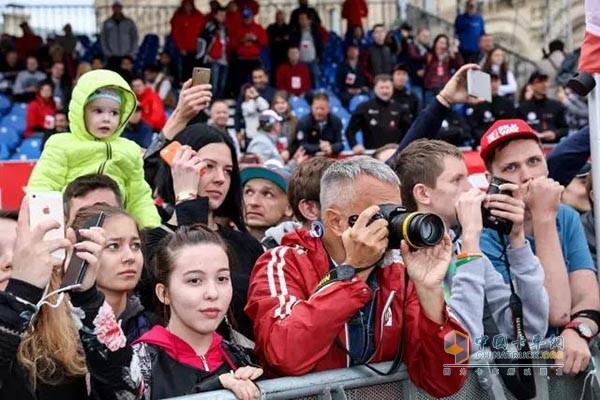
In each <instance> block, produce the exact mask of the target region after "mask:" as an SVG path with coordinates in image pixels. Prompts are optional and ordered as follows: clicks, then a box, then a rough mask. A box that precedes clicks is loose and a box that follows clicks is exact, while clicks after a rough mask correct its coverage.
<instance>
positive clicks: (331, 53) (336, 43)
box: [323, 32, 344, 64]
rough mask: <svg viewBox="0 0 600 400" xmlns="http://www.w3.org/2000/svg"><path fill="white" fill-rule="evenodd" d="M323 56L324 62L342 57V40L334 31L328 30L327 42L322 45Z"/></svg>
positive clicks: (330, 61) (334, 60)
mask: <svg viewBox="0 0 600 400" xmlns="http://www.w3.org/2000/svg"><path fill="white" fill-rule="evenodd" d="M323 58H324V60H323V61H324V62H325V64H329V63H334V62H339V61H340V60H343V59H344V41H343V39H342V38H341V37H339V36H338V35H337V34H336V33H335V32H329V37H328V39H327V42H325V43H324V46H323Z"/></svg>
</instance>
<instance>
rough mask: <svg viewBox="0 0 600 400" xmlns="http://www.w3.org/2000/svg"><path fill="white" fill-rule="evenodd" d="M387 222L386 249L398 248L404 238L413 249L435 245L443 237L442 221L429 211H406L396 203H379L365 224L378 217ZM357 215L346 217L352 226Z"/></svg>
mask: <svg viewBox="0 0 600 400" xmlns="http://www.w3.org/2000/svg"><path fill="white" fill-rule="evenodd" d="M382 218H383V219H385V220H386V221H387V222H388V229H389V232H390V236H389V244H388V249H389V250H392V249H398V248H399V247H400V241H401V240H402V239H404V240H405V241H406V243H407V244H408V245H409V246H410V247H411V248H413V249H418V248H421V247H428V246H435V245H436V244H438V243H439V242H441V241H442V238H443V237H444V230H445V228H444V222H443V221H442V219H441V218H440V217H439V216H437V215H435V214H431V213H422V212H412V213H411V212H408V211H407V210H406V207H403V206H400V205H396V204H380V205H379V213H378V214H376V215H375V216H374V217H373V218H371V221H369V223H368V224H367V225H370V224H372V223H373V222H375V221H376V220H378V219H382ZM357 219H358V215H352V216H351V217H350V218H348V224H349V225H350V226H354V224H355V223H356V220H357Z"/></svg>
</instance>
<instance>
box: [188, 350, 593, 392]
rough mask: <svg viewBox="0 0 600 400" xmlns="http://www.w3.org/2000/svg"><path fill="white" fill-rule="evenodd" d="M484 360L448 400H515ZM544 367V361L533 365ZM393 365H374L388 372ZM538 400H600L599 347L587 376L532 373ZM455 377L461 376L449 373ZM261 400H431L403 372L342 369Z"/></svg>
mask: <svg viewBox="0 0 600 400" xmlns="http://www.w3.org/2000/svg"><path fill="white" fill-rule="evenodd" d="M486 360H487V358H486V359H483V360H480V361H476V360H473V359H471V364H470V368H469V369H470V370H471V371H470V373H469V376H468V379H467V382H466V383H465V385H464V386H463V387H462V389H461V390H460V391H459V392H457V393H456V394H454V395H452V396H450V397H446V398H444V399H446V400H514V399H515V397H514V396H513V395H512V394H511V393H510V392H509V391H508V390H507V389H506V388H505V387H504V385H503V384H502V380H501V377H500V375H498V374H497V373H495V371H494V364H493V363H488V362H487V361H486ZM536 362H537V363H538V364H539V363H545V362H546V360H539V361H536ZM390 365H391V363H390V362H387V363H381V364H378V365H377V368H378V369H379V370H380V371H387V370H388V369H389V367H390ZM532 369H533V375H534V376H535V381H536V390H537V396H536V398H535V399H536V400H557V399H560V400H598V399H600V348H599V347H598V342H596V344H595V345H594V346H593V347H592V361H591V362H590V366H589V367H588V371H586V372H585V373H581V374H579V375H577V376H576V377H571V376H565V375H563V376H556V374H555V373H554V372H552V371H551V370H550V368H546V370H544V369H543V368H540V367H534V368H532ZM453 373H459V372H458V371H453ZM258 386H259V388H260V390H261V399H272V400H280V399H281V400H282V399H296V400H363V399H364V400H371V399H374V400H375V399H376V400H397V399H417V400H430V399H433V397H431V396H429V395H428V394H427V393H425V392H424V391H422V390H420V389H419V388H417V387H416V386H415V385H414V384H413V383H412V382H411V381H410V380H409V378H408V374H407V371H406V369H405V368H404V367H403V368H401V369H400V370H399V371H398V372H397V373H395V374H393V375H390V376H379V375H376V374H375V373H373V372H372V371H370V370H368V369H367V368H365V367H353V368H344V369H338V370H332V371H325V372H317V373H312V374H307V375H304V376H301V377H293V378H292V377H290V378H278V379H271V380H265V381H260V382H258ZM177 399H178V400H213V399H219V400H221V399H222V400H232V399H235V397H234V396H233V394H232V393H231V392H229V391H226V390H219V391H213V392H207V393H200V394H195V395H189V396H182V397H177Z"/></svg>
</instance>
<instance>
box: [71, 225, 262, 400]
mask: <svg viewBox="0 0 600 400" xmlns="http://www.w3.org/2000/svg"><path fill="white" fill-rule="evenodd" d="M230 260H231V254H230V253H229V252H228V249H227V246H226V244H225V242H224V241H223V240H222V239H221V238H220V237H219V235H217V234H216V233H215V232H213V231H212V230H211V229H209V228H207V227H204V226H194V227H192V228H186V227H184V228H180V229H178V230H177V231H176V232H175V233H173V234H170V235H168V236H167V237H165V238H164V239H163V240H162V241H161V242H160V243H159V245H158V250H157V254H156V258H155V262H154V278H155V281H156V286H155V295H156V298H157V299H158V301H159V302H160V303H161V305H162V307H163V309H164V314H165V315H164V316H165V324H166V326H160V325H157V326H155V327H154V328H152V329H151V330H150V331H148V332H146V333H145V334H144V335H142V336H141V337H140V338H139V339H138V340H137V341H136V342H134V344H133V346H132V347H130V346H126V345H125V337H124V334H123V332H122V331H121V330H120V328H119V325H118V324H117V321H116V318H115V316H114V313H113V312H112V309H111V308H110V307H108V306H107V303H106V302H103V295H102V294H101V292H99V291H98V290H97V289H96V287H95V286H94V281H93V279H94V275H95V274H96V273H97V272H98V269H99V263H98V264H96V265H91V266H90V269H89V270H88V274H87V276H86V279H85V282H84V284H83V288H82V289H83V292H78V293H73V295H72V297H73V304H74V305H75V306H76V307H80V308H81V309H82V311H83V312H82V313H81V315H82V316H84V317H83V318H82V324H83V327H82V328H81V330H80V332H81V338H82V343H83V346H84V350H85V352H86V356H87V361H88V365H89V366H90V373H91V378H92V380H91V383H92V385H91V386H92V389H93V391H94V393H95V394H97V395H98V396H99V397H100V398H102V399H139V398H144V399H162V398H166V397H175V396H183V395H187V394H193V393H199V392H206V391H211V390H218V389H229V390H231V391H232V392H233V393H234V394H235V396H236V397H237V398H238V399H243V400H250V399H258V398H259V396H260V392H259V390H258V388H257V387H256V385H255V384H254V383H253V381H254V380H255V379H257V378H259V377H260V376H261V375H262V372H263V371H262V369H261V368H259V367H258V366H256V365H255V364H254V363H253V360H252V357H251V355H250V353H249V352H248V351H246V350H245V349H244V348H242V347H240V346H237V345H235V344H232V343H230V342H227V341H225V340H223V338H222V337H221V336H220V335H219V334H218V333H217V332H216V330H217V328H218V327H219V325H221V324H222V322H223V320H224V318H225V315H226V313H227V311H228V308H229V305H230V302H231V298H232V286H231V271H230ZM100 268H101V267H100Z"/></svg>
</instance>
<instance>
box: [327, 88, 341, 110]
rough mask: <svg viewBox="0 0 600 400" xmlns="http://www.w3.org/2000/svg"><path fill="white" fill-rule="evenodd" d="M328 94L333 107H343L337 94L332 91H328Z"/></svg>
mask: <svg viewBox="0 0 600 400" xmlns="http://www.w3.org/2000/svg"><path fill="white" fill-rule="evenodd" d="M327 95H328V96H329V104H331V107H339V108H343V106H342V102H341V101H340V99H339V98H338V97H337V96H336V95H335V93H333V92H331V91H327Z"/></svg>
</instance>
